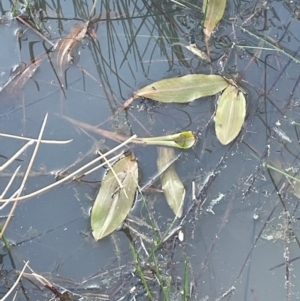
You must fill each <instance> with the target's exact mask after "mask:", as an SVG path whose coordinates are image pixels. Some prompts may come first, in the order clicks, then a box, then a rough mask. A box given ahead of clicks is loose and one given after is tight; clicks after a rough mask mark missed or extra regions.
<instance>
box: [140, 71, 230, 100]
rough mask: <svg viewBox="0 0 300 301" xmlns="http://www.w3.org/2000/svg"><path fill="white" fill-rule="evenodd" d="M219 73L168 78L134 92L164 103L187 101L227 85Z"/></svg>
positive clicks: (218, 90) (214, 92) (217, 90)
mask: <svg viewBox="0 0 300 301" xmlns="http://www.w3.org/2000/svg"><path fill="white" fill-rule="evenodd" d="M228 85H229V84H228V82H227V81H226V80H225V79H224V78H223V77H222V76H220V75H213V74H212V75H206V74H189V75H185V76H182V77H177V78H169V79H163V80H160V81H157V82H155V83H153V84H151V85H148V86H146V87H144V88H142V89H140V90H138V91H137V92H136V93H135V94H134V98H137V97H145V98H150V99H153V100H156V101H160V102H165V103H172V102H177V103H187V102H191V101H193V100H195V99H197V98H200V97H204V96H211V95H215V94H216V93H218V92H221V91H222V90H224V89H225V88H226V87H228Z"/></svg>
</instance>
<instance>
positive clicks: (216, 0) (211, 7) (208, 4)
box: [202, 0, 226, 39]
mask: <svg viewBox="0 0 300 301" xmlns="http://www.w3.org/2000/svg"><path fill="white" fill-rule="evenodd" d="M225 7H226V0H204V1H203V8H202V11H203V13H204V14H205V21H204V29H203V32H204V34H205V35H206V37H207V38H208V39H209V38H210V36H211V34H212V32H213V31H214V28H215V27H216V25H217V24H218V23H219V22H220V20H221V19H222V17H223V14H224V11H225Z"/></svg>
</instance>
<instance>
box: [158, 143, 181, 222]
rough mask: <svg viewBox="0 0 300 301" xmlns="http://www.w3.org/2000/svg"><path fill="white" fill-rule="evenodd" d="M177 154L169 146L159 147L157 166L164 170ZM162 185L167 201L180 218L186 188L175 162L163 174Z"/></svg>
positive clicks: (159, 169)
mask: <svg viewBox="0 0 300 301" xmlns="http://www.w3.org/2000/svg"><path fill="white" fill-rule="evenodd" d="M174 156H175V154H174V149H172V148H167V147H158V159H157V168H158V171H159V172H160V171H163V170H165V169H166V166H168V165H170V162H172V161H173V158H174ZM160 179H161V186H162V190H163V192H164V194H165V196H166V199H167V202H168V204H169V206H170V207H171V209H172V210H173V212H174V214H175V215H176V216H177V217H178V218H180V217H181V216H182V213H183V202H184V197H185V189H184V186H183V184H182V181H181V180H180V178H179V176H178V174H177V173H176V170H175V166H174V164H171V165H170V167H168V168H167V169H166V170H165V171H164V172H163V174H162V175H161V178H160Z"/></svg>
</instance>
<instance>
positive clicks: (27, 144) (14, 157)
mask: <svg viewBox="0 0 300 301" xmlns="http://www.w3.org/2000/svg"><path fill="white" fill-rule="evenodd" d="M33 143H34V142H33V141H29V142H27V143H26V144H25V145H23V146H22V147H21V148H20V149H19V150H18V151H17V152H16V153H15V154H14V155H13V156H12V157H11V158H9V160H7V161H6V162H5V163H4V164H3V165H2V166H0V171H2V170H4V169H5V168H6V167H7V166H8V165H10V164H11V163H12V162H13V161H14V160H15V159H17V158H18V157H19V156H20V155H21V154H22V153H23V152H24V151H25V150H26V149H27V148H28V147H29V146H30V145H32V144H33Z"/></svg>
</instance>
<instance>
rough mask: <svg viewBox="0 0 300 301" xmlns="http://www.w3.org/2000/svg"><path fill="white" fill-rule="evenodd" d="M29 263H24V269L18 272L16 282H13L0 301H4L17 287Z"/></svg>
mask: <svg viewBox="0 0 300 301" xmlns="http://www.w3.org/2000/svg"><path fill="white" fill-rule="evenodd" d="M28 263H29V261H26V262H25V264H24V267H23V269H22V271H21V272H20V274H19V276H18V278H17V280H16V281H15V283H14V284H13V285H12V287H11V288H10V289H9V290H8V292H7V293H6V294H5V296H4V297H3V298H1V299H0V301H4V300H6V298H7V297H8V296H9V295H10V294H11V293H12V291H13V290H14V289H15V287H16V286H17V285H18V283H19V281H20V279H21V277H22V275H23V273H24V271H25V269H26V267H27V265H28Z"/></svg>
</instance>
